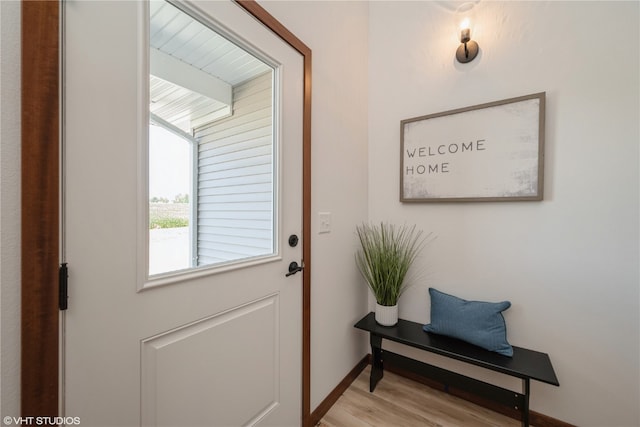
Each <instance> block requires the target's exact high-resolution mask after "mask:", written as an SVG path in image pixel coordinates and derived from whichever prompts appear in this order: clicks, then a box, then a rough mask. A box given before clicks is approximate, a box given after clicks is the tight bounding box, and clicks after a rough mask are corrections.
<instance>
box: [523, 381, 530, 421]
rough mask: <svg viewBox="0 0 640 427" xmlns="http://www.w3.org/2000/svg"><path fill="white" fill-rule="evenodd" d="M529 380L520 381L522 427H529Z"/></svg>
mask: <svg viewBox="0 0 640 427" xmlns="http://www.w3.org/2000/svg"><path fill="white" fill-rule="evenodd" d="M530 391H531V390H530V385H529V378H524V379H523V380H522V394H523V395H524V407H523V408H522V426H523V427H529V393H530Z"/></svg>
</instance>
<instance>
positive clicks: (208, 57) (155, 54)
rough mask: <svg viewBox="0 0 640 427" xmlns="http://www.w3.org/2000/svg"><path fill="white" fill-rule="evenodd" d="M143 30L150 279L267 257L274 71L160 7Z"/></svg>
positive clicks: (270, 250) (271, 232)
mask: <svg viewBox="0 0 640 427" xmlns="http://www.w3.org/2000/svg"><path fill="white" fill-rule="evenodd" d="M149 29H150V33H149V40H150V47H149V49H150V76H149V79H150V80H149V83H150V84H149V87H150V93H149V99H150V103H149V110H150V121H151V123H152V124H153V126H150V128H151V130H150V134H149V135H150V138H149V197H150V205H149V213H150V214H149V224H150V230H149V275H150V276H153V275H159V274H165V273H172V272H175V271H180V270H185V269H191V268H202V267H206V266H212V265H221V264H229V263H235V262H238V261H242V260H247V259H254V258H258V257H265V256H269V255H273V254H274V253H275V248H276V244H275V229H276V227H275V226H274V224H276V210H275V206H276V201H275V200H274V194H275V192H274V188H275V184H276V180H275V178H274V177H275V176H276V174H275V168H276V162H275V161H274V152H275V148H274V147H275V142H274V141H275V139H274V133H275V130H274V123H275V120H274V111H275V108H274V93H275V92H276V91H275V87H274V82H275V78H274V76H275V73H274V68H273V67H272V66H270V65H268V64H267V63H265V62H264V61H263V60H261V59H258V58H257V57H256V56H255V55H254V54H251V53H249V52H248V51H247V50H245V49H243V48H241V47H239V46H238V44H236V42H234V41H231V40H229V39H228V38H226V37H225V36H223V35H221V34H219V33H218V32H216V31H214V29H212V26H210V25H209V24H207V25H205V24H203V23H201V22H199V21H198V20H196V19H194V18H192V17H191V16H189V15H188V14H186V13H185V12H184V11H182V10H180V9H178V8H177V7H175V6H173V5H171V4H169V3H167V2H164V1H152V2H150V26H149ZM158 135H163V136H162V138H164V139H162V140H163V141H164V140H165V139H166V141H172V142H164V143H161V142H160V141H161V138H160V137H159V136H158ZM167 135H169V136H167ZM178 147H180V148H178ZM178 152H179V153H180V154H178ZM186 158H188V160H186V161H185V160H184V159H186ZM161 162H162V166H160V164H161ZM160 183H162V188H161V186H160ZM178 183H180V185H179V184H178ZM156 193H157V194H156ZM166 200H168V202H165V201H166ZM162 215H165V216H166V217H167V218H162V219H159V218H160V217H161V216H162ZM158 221H164V223H166V224H168V225H175V227H165V228H160V227H156V225H158V224H159V222H158ZM158 230H163V231H158Z"/></svg>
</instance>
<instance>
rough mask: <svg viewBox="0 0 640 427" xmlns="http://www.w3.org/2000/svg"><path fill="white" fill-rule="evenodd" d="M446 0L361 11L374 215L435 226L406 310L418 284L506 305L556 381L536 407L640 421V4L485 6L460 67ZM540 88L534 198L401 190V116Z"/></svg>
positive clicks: (424, 315) (424, 308) (595, 420)
mask: <svg viewBox="0 0 640 427" xmlns="http://www.w3.org/2000/svg"><path fill="white" fill-rule="evenodd" d="M450 4H451V3H448V2H406V3H404V2H403V3H399V2H372V3H371V4H370V6H369V8H370V22H369V29H370V30H369V35H370V39H369V55H370V56H369V171H370V173H369V209H370V211H369V214H370V218H371V219H373V220H390V221H395V222H399V223H404V222H407V223H416V224H418V225H419V226H420V227H421V228H423V229H425V230H429V231H433V232H435V234H436V235H437V236H438V237H437V240H435V241H434V242H433V243H432V244H431V245H430V246H429V247H428V249H427V250H426V251H424V253H423V256H422V258H421V266H420V267H421V269H422V270H423V271H424V274H423V276H422V280H421V281H418V286H415V287H414V288H412V289H411V290H410V291H409V292H407V293H406V294H405V295H404V296H403V298H402V299H401V301H400V315H401V317H404V318H409V319H413V320H415V321H420V322H427V321H428V319H429V297H428V293H427V287H428V286H433V287H436V288H439V289H440V290H442V291H445V292H450V293H453V294H456V295H459V296H461V297H463V298H467V299H481V300H490V301H499V300H503V299H507V300H510V301H511V302H512V304H513V305H512V307H511V308H510V309H509V310H507V312H506V313H505V317H506V320H507V326H508V335H509V340H510V341H511V343H512V344H514V345H518V346H521V347H527V348H532V349H536V350H539V351H543V352H547V353H549V354H550V356H551V360H552V362H553V364H554V367H555V369H556V373H557V375H558V378H559V381H560V387H559V388H556V387H553V386H549V385H545V384H541V383H537V382H533V384H532V393H533V395H532V401H531V405H532V409H533V410H534V411H538V412H541V413H543V414H546V415H549V416H552V417H555V418H558V419H561V420H564V421H567V422H571V423H575V424H579V425H582V426H603V425H607V426H631V425H639V424H640V416H639V412H638V403H639V402H640V397H639V392H638V385H639V380H640V378H639V370H638V363H639V362H638V361H639V354H638V351H639V341H638V340H639V335H640V331H639V319H638V309H639V295H638V282H639V278H638V258H639V256H638V255H639V254H638V218H639V215H638V145H639V139H640V137H639V130H638V118H639V116H640V110H639V105H638V104H639V77H638V76H639V71H640V70H639V66H638V62H639V58H638V56H639V53H638V48H637V46H635V43H637V42H638V40H640V38H639V34H638V25H639V22H638V21H639V18H638V16H639V8H638V6H639V4H638V2H627V3H612V2H481V3H480V4H479V6H478V7H477V15H476V24H477V27H476V30H475V31H474V34H473V38H474V39H475V40H477V41H478V43H479V45H480V48H481V53H480V55H479V57H478V58H477V59H476V60H475V61H474V62H472V63H470V64H467V65H461V64H458V63H456V62H455V58H454V54H455V49H456V47H457V45H458V41H457V40H456V37H457V34H456V28H455V19H454V16H453V13H452V12H451V11H450V10H449V9H448V8H447V6H448V5H450ZM541 91H546V93H547V110H546V120H547V121H546V162H545V200H544V201H542V202H507V203H465V204H454V203H438V204H413V205H410V204H405V205H403V204H400V203H399V202H398V201H397V200H398V186H399V161H400V160H399V143H400V141H399V139H400V136H399V122H400V120H402V119H407V118H411V117H417V116H421V115H426V114H430V113H436V112H440V111H446V110H449V109H453V108H458V107H465V106H471V105H476V104H480V103H483V102H489V101H496V100H500V99H506V98H510V97H515V96H520V95H526V94H531V93H535V92H541ZM496 125H499V123H498V124H496ZM397 351H398V352H407V351H406V350H404V349H397ZM420 357H422V356H420ZM423 358H424V359H428V358H427V357H423ZM434 359H437V358H434ZM434 359H430V360H434ZM436 362H437V363H443V364H447V362H444V361H437V360H436ZM459 369H461V370H468V371H470V373H471V374H473V375H477V376H479V377H484V376H485V374H483V373H481V372H480V371H479V370H476V369H468V368H466V367H460V368H459ZM486 376H489V375H486ZM499 380H500V381H504V382H505V383H509V384H512V381H508V380H506V379H505V380H503V379H502V378H500V379H499ZM515 386H519V384H518V383H515Z"/></svg>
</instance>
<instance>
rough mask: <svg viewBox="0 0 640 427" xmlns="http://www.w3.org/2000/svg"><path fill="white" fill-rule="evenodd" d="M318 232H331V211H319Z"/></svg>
mask: <svg viewBox="0 0 640 427" xmlns="http://www.w3.org/2000/svg"><path fill="white" fill-rule="evenodd" d="M318 222H319V225H320V226H319V227H318V234H323V233H331V212H318Z"/></svg>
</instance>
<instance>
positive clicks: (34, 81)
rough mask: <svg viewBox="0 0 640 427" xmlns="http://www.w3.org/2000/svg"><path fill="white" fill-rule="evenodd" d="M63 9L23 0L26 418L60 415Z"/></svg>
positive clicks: (23, 386) (22, 359)
mask: <svg viewBox="0 0 640 427" xmlns="http://www.w3.org/2000/svg"><path fill="white" fill-rule="evenodd" d="M59 12H60V7H59V4H58V2H57V1H50V2H49V1H33V2H31V1H24V2H22V27H21V32H22V61H21V62H22V64H21V65H22V69H21V79H22V84H21V91H22V93H21V101H22V105H21V117H22V127H21V139H22V141H21V144H22V145H21V152H22V154H21V163H22V166H21V179H22V182H21V193H22V194H21V196H22V201H21V212H22V213H21V232H22V236H21V240H22V249H21V286H22V291H21V300H22V303H21V356H20V366H21V379H20V382H21V388H20V402H21V403H20V406H21V409H20V411H21V414H22V416H33V415H38V416H55V415H57V413H58V367H59V357H58V339H59V338H58V334H59V328H58V319H59V314H58V313H59V312H58V286H57V284H58V273H57V271H58V263H59V249H58V248H59V242H60V239H59V237H60V236H59V179H60V178H59V177H60V169H59V159H60V156H59V144H58V142H59V131H60V128H59V123H60V108H59V98H58V97H59V81H60V78H59V60H58V58H59V46H60V44H59V22H60V19H59V18H60V15H59Z"/></svg>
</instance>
